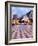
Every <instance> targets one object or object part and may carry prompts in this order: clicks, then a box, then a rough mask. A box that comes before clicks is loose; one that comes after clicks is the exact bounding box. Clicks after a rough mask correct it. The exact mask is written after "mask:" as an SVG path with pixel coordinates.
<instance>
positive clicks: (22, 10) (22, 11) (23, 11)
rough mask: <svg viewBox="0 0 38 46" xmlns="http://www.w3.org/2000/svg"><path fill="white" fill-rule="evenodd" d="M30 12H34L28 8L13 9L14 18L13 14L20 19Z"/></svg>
mask: <svg viewBox="0 0 38 46" xmlns="http://www.w3.org/2000/svg"><path fill="white" fill-rule="evenodd" d="M30 10H32V8H28V7H11V11H12V17H13V14H17V15H18V17H21V16H22V15H25V14H26V13H28V12H29V11H30Z"/></svg>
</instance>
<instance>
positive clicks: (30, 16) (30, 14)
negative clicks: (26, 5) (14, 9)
mask: <svg viewBox="0 0 38 46" xmlns="http://www.w3.org/2000/svg"><path fill="white" fill-rule="evenodd" d="M26 15H27V17H29V18H31V19H32V17H33V11H32V10H31V11H29V12H28V13H27V14H26Z"/></svg>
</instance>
